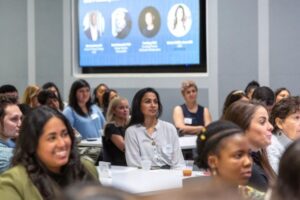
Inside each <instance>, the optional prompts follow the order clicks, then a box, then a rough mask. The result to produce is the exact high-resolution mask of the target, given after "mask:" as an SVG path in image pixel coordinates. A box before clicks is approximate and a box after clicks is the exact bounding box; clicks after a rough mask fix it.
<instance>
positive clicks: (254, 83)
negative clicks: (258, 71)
mask: <svg viewBox="0 0 300 200" xmlns="http://www.w3.org/2000/svg"><path fill="white" fill-rule="evenodd" d="M259 86H260V85H259V83H258V82H257V81H254V80H253V81H251V82H249V83H248V85H247V86H246V88H245V94H246V96H247V97H248V99H250V100H251V99H252V94H253V92H254V90H255V89H256V88H258V87H259Z"/></svg>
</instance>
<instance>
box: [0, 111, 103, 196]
mask: <svg viewBox="0 0 300 200" xmlns="http://www.w3.org/2000/svg"><path fill="white" fill-rule="evenodd" d="M12 165H13V168H11V169H9V170H8V171H6V172H4V173H3V174H2V175H1V176H0V194H1V198H3V199H45V200H46V199H57V197H58V196H59V195H60V194H61V191H62V189H63V188H65V187H66V186H69V185H70V184H73V183H75V182H80V181H98V173H97V170H96V168H95V166H94V165H93V164H92V163H90V162H88V161H87V160H84V159H82V160H81V161H80V158H79V155H78V149H77V146H76V144H75V141H74V133H73V130H72V127H71V126H70V124H69V122H68V120H67V119H66V118H65V117H64V116H63V114H61V113H60V112H58V111H56V110H53V109H51V108H49V107H45V106H41V107H39V108H36V109H34V110H33V111H32V112H31V113H29V114H28V116H27V117H26V118H24V120H23V123H22V126H21V129H20V136H19V138H18V141H17V146H16V150H15V152H14V157H13V161H12Z"/></svg>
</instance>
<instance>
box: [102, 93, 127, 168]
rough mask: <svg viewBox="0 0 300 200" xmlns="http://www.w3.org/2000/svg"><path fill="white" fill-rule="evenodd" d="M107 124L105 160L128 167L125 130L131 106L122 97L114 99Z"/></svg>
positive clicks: (105, 129) (107, 117)
mask: <svg viewBox="0 0 300 200" xmlns="http://www.w3.org/2000/svg"><path fill="white" fill-rule="evenodd" d="M106 119H107V123H106V125H105V128H104V136H103V137H102V142H103V160H104V161H109V162H111V164H112V165H123V166H126V159H125V152H124V151H125V144H124V137H125V128H126V126H127V124H128V120H129V104H128V101H127V99H125V98H122V97H116V98H114V99H113V100H112V101H111V102H110V104H109V107H108V110H107V114H106Z"/></svg>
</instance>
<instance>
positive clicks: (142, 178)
mask: <svg viewBox="0 0 300 200" xmlns="http://www.w3.org/2000/svg"><path fill="white" fill-rule="evenodd" d="M98 170H99V168H98ZM111 172H112V178H103V177H101V172H99V174H100V182H101V183H102V184H103V185H106V186H112V187H115V188H118V189H121V190H124V191H127V192H130V193H134V194H140V195H147V194H153V193H155V192H159V191H162V190H168V189H176V188H181V187H182V180H183V179H184V178H185V177H183V175H182V170H164V169H159V170H142V169H137V168H134V167H121V166H112V168H111ZM201 175H203V172H200V171H199V172H193V175H192V176H201Z"/></svg>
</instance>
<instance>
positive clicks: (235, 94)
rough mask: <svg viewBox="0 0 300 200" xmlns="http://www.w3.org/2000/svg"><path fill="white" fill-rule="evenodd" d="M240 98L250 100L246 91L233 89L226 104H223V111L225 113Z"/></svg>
mask: <svg viewBox="0 0 300 200" xmlns="http://www.w3.org/2000/svg"><path fill="white" fill-rule="evenodd" d="M238 100H244V101H247V100H249V99H248V97H247V96H246V94H245V93H244V91H242V90H233V91H231V92H230V93H229V94H228V95H227V97H226V99H225V102H224V106H223V112H222V114H223V115H224V113H225V111H226V109H227V108H228V107H229V106H230V105H231V104H233V103H234V102H236V101H238Z"/></svg>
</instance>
